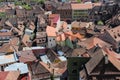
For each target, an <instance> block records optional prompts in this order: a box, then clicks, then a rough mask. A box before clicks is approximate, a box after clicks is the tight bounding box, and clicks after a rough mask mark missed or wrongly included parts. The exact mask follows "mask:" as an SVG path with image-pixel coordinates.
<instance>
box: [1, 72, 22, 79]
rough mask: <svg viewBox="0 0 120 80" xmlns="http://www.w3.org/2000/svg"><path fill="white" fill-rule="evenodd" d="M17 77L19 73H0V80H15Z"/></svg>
mask: <svg viewBox="0 0 120 80" xmlns="http://www.w3.org/2000/svg"><path fill="white" fill-rule="evenodd" d="M19 75H20V72H19V71H5V72H0V80H17V79H18V77H19Z"/></svg>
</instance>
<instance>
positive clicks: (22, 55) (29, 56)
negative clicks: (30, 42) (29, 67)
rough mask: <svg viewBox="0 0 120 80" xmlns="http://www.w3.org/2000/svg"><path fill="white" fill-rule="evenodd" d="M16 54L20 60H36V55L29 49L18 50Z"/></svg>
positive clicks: (26, 61)
mask: <svg viewBox="0 0 120 80" xmlns="http://www.w3.org/2000/svg"><path fill="white" fill-rule="evenodd" d="M17 55H18V56H19V61H20V62H24V63H28V62H33V61H35V60H36V57H35V56H34V54H33V52H32V51H30V50H26V51H20V52H18V53H17Z"/></svg>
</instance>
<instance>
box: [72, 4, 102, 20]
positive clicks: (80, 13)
mask: <svg viewBox="0 0 120 80" xmlns="http://www.w3.org/2000/svg"><path fill="white" fill-rule="evenodd" d="M95 6H101V3H71V8H72V19H73V20H81V21H89V19H90V12H91V10H92V8H94V7H95Z"/></svg>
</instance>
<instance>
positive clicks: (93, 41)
mask: <svg viewBox="0 0 120 80" xmlns="http://www.w3.org/2000/svg"><path fill="white" fill-rule="evenodd" d="M78 44H79V45H81V46H85V47H86V48H87V49H90V48H92V47H94V46H96V45H99V47H105V46H107V47H110V46H111V45H110V44H109V43H107V42H104V41H103V40H101V39H99V38H97V37H92V38H89V39H87V40H85V41H83V42H80V43H78Z"/></svg>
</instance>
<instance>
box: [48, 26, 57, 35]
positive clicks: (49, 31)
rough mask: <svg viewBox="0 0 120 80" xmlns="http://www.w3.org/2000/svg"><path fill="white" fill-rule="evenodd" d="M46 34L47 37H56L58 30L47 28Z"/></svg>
mask: <svg viewBox="0 0 120 80" xmlns="http://www.w3.org/2000/svg"><path fill="white" fill-rule="evenodd" d="M46 32H47V36H54V37H55V36H56V29H55V28H54V27H51V26H47V29H46Z"/></svg>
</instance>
